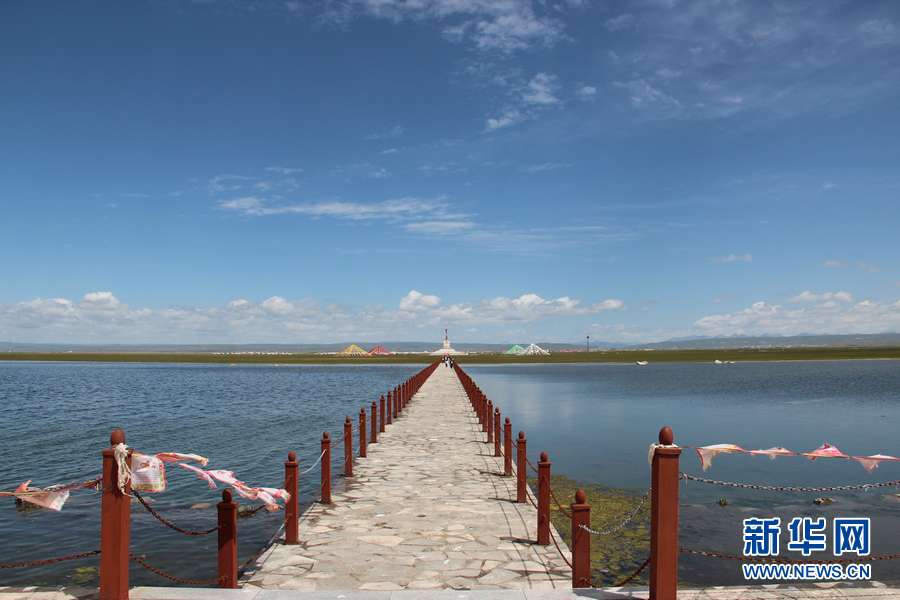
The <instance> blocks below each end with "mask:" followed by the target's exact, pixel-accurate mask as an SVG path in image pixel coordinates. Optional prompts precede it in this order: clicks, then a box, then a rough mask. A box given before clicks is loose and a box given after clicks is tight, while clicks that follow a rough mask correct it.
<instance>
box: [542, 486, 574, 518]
mask: <svg viewBox="0 0 900 600" xmlns="http://www.w3.org/2000/svg"><path fill="white" fill-rule="evenodd" d="M548 487H550V486H548ZM550 497H551V498H553V501H554V502H556V507H557V508H558V509H559V511H560V512H561V513H562V514H564V515H566V516H567V517H569V518H570V519H571V518H572V513H570V512H569V511H567V510H566V509H565V507H563V505H562V504H561V503H560V501H559V500H557V499H556V494H555V493H554V492H553V488H552V487H550Z"/></svg>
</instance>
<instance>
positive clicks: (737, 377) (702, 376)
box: [468, 361, 900, 584]
mask: <svg viewBox="0 0 900 600" xmlns="http://www.w3.org/2000/svg"><path fill="white" fill-rule="evenodd" d="M468 371H469V373H470V374H471V375H472V376H473V377H474V378H475V379H476V381H478V384H479V385H480V386H481V388H482V389H483V390H484V391H485V393H487V394H488V397H490V398H491V399H492V400H493V401H494V402H495V403H499V405H500V407H501V410H503V411H504V413H505V415H506V416H509V417H511V419H512V422H513V427H514V429H515V430H516V431H518V430H524V431H525V433H526V435H527V438H528V448H529V455H530V456H531V458H532V461H534V458H535V457H536V456H537V454H538V453H539V452H540V451H542V450H546V451H547V452H548V453H549V454H550V458H551V460H552V461H553V470H554V471H555V472H559V473H563V474H566V475H569V476H571V477H572V478H575V479H579V480H582V481H586V482H593V483H601V484H604V485H609V486H614V487H623V488H630V489H634V490H635V491H636V492H638V493H639V492H641V491H644V490H646V488H647V487H649V475H650V471H649V467H648V464H647V450H648V445H649V444H650V443H651V442H654V441H656V439H657V433H658V431H659V429H660V427H661V426H663V425H670V426H671V427H672V428H673V429H674V431H675V439H676V442H678V443H680V444H681V445H686V446H705V445H709V444H716V443H735V444H738V445H740V446H742V447H744V448H747V449H754V448H770V447H772V446H784V447H786V448H790V449H791V450H796V451H806V450H812V449H814V448H816V447H818V446H819V445H820V444H821V443H822V442H826V441H827V442H829V443H831V444H834V445H836V446H838V447H839V448H840V449H841V450H843V451H844V452H845V453H847V454H854V455H869V454H877V453H881V454H890V455H895V456H898V455H900V436H898V425H900V362H898V361H821V362H775V363H773V362H758V363H752V362H746V363H739V364H734V365H714V364H696V363H659V364H653V363H651V364H650V365H648V366H645V367H640V366H637V365H630V364H600V365H598V364H578V365H514V366H512V365H511V366H473V367H470V368H468ZM681 468H682V470H683V471H685V472H687V473H691V474H694V475H703V473H702V471H701V469H700V464H699V460H698V458H697V456H696V454H695V453H694V452H693V451H691V450H685V452H684V453H683V454H682V460H681ZM705 476H706V477H709V478H711V479H719V480H729V481H738V482H752V483H763V484H770V485H793V486H816V487H823V486H830V485H843V484H857V483H873V482H881V481H893V480H900V463H897V462H895V463H881V466H880V467H879V468H878V469H876V470H875V471H874V472H873V473H872V474H869V473H866V472H865V470H863V468H862V467H861V466H860V465H859V464H858V463H856V462H855V461H845V460H835V459H831V460H829V459H820V460H817V461H810V460H807V459H805V458H800V457H785V458H779V459H777V460H775V461H770V460H769V459H768V458H766V457H753V456H747V455H739V454H738V455H719V456H718V457H717V458H716V459H715V462H714V463H713V465H712V467H711V468H710V469H709V471H707V472H706V473H705ZM897 492H900V489H897V488H887V489H881V490H872V491H869V492H859V493H837V492H834V493H818V494H790V495H788V494H770V493H766V492H755V491H744V490H735V489H731V488H721V487H712V486H707V485H703V484H699V483H688V484H686V485H683V486H682V488H681V501H682V509H681V510H682V521H681V543H682V545H684V546H689V547H692V548H698V549H712V550H718V551H723V552H728V553H732V554H734V553H737V554H739V553H740V551H741V520H742V519H744V518H747V517H749V516H781V518H782V522H783V523H784V522H785V519H788V520H789V519H790V518H792V517H796V516H812V517H815V516H827V517H828V518H829V520H830V519H831V518H832V517H834V516H845V515H846V516H870V517H872V528H873V537H872V545H873V551H874V552H875V553H897V552H900V535H898V534H900V510H898V509H900V497H898V496H897V495H896V494H897ZM817 496H829V497H832V498H834V500H835V502H834V504H832V505H830V506H816V505H814V504H813V502H812V500H813V499H814V498H815V497H817ZM719 498H725V499H727V501H728V506H726V507H724V508H723V507H721V506H719V504H718V499H719ZM786 535H787V534H786V533H784V534H783V535H782V545H784V544H785V543H786ZM783 552H785V550H784V549H783ZM798 557H799V555H798ZM898 562H900V561H893V562H891V563H886V562H878V563H875V565H874V567H873V574H874V578H876V579H879V580H882V581H900V564H898ZM680 564H681V571H680V574H681V577H682V578H684V579H686V580H688V581H693V582H697V583H706V584H711V583H739V582H741V581H742V580H741V578H740V573H739V568H740V567H739V566H737V563H725V562H721V561H716V560H711V559H705V558H694V557H689V556H682V558H681V563H680Z"/></svg>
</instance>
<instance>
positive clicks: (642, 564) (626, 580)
mask: <svg viewBox="0 0 900 600" xmlns="http://www.w3.org/2000/svg"><path fill="white" fill-rule="evenodd" d="M649 564H650V557H649V556H648V557H647V560H645V561H644V562H643V563H641V566H639V567H638V568H637V570H636V571H635V572H634V573H632V574H631V575H629V576H628V577H626V578H625V579H623V580H621V581H620V582H618V583H617V584H615V585H614V586H613V587H622V586H624V585H628V583H629V582H630V581H631V580H632V579H634V578H635V577H637V576H638V575H640V574H641V573H642V572H643V571H644V569H646V568H647V565H649Z"/></svg>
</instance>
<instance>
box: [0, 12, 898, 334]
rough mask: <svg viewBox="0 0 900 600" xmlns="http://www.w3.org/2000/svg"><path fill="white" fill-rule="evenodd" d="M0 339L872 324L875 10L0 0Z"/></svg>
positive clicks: (880, 68)
mask: <svg viewBox="0 0 900 600" xmlns="http://www.w3.org/2000/svg"><path fill="white" fill-rule="evenodd" d="M0 55H2V56H3V57H4V59H3V60H2V61H0V82H2V83H0V85H2V93H0V176H2V179H0V209H2V218H0V252H2V253H3V256H4V260H3V261H2V262H0V278H2V281H3V285H2V286H0V339H3V340H14V341H57V342H135V343H139V342H173V343H177V342H183V343H194V342H260V341H271V342H318V341H345V340H385V339H387V340H423V339H437V338H438V337H439V335H440V330H441V329H442V328H443V327H444V326H447V327H450V328H451V331H452V333H453V337H454V339H461V340H468V341H531V340H532V339H534V340H543V341H571V342H577V341H579V340H583V339H584V336H585V335H588V334H590V335H591V337H592V338H593V339H597V340H612V341H618V342H640V341H650V340H658V339H666V338H670V337H680V336H695V335H736V334H747V335H760V334H775V335H785V334H798V333H851V332H860V333H871V332H882V331H900V271H898V258H900V251H898V250H900V244H898V242H897V233H896V231H897V230H898V228H900V209H898V200H900V170H898V166H900V119H898V107H900V5H897V4H896V3H893V2H834V1H829V0H816V1H810V2H765V1H754V2H738V1H726V0H720V1H713V0H701V1H697V2H687V1H678V0H668V1H664V0H657V1H654V0H644V1H639V2H615V1H609V2H601V1H599V0H598V1H589V0H344V1H321V2H313V1H310V2H253V1H247V2H243V1H242V2H237V1H227V0H208V1H203V2H199V1H198V2H187V1H174V0H171V1H169V0H154V1H149V2H143V3H141V2H129V3H102V2H93V3H63V2H57V3H51V2H16V1H14V2H5V3H3V4H2V7H0Z"/></svg>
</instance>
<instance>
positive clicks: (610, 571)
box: [529, 475, 650, 587]
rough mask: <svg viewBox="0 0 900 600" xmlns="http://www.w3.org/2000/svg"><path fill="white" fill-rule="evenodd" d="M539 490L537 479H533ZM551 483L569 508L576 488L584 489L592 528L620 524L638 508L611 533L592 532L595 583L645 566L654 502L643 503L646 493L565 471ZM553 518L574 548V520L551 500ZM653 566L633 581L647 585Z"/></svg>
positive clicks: (619, 577) (606, 583)
mask: <svg viewBox="0 0 900 600" xmlns="http://www.w3.org/2000/svg"><path fill="white" fill-rule="evenodd" d="M529 483H530V484H531V486H532V489H534V490H537V480H536V479H535V480H532V481H530V482H529ZM550 487H552V488H553V493H554V494H556V497H557V498H558V499H559V501H560V503H562V504H563V507H564V508H565V509H566V511H567V512H568V511H569V505H570V504H571V503H572V502H574V499H575V492H576V491H577V490H579V489H583V490H584V493H585V495H586V496H587V503H588V504H590V506H591V529H594V530H596V531H604V530H609V529H612V528H615V527H617V526H618V525H619V524H621V523H622V521H623V520H625V519H626V518H627V517H628V516H629V515H631V514H632V513H634V511H635V510H637V514H635V516H634V518H633V519H632V520H631V521H630V522H629V523H628V525H626V526H625V527H623V528H622V529H620V530H618V531H616V532H615V533H613V534H611V535H605V536H596V535H592V536H591V577H592V580H593V585H594V586H595V587H609V586H612V585H615V584H616V583H619V582H620V581H622V580H623V579H625V578H626V577H628V576H629V575H631V574H632V573H634V571H635V570H636V569H637V568H638V567H639V566H641V564H642V563H643V562H644V561H645V560H646V559H647V557H648V556H650V502H649V500H646V501H645V502H644V504H643V506H641V507H640V509H639V510H638V505H640V504H641V498H642V496H640V495H638V494H635V493H634V492H630V491H628V490H621V489H615V488H607V487H603V486H600V485H596V484H584V483H581V482H578V481H575V480H573V479H569V478H568V477H565V476H562V475H552V476H551V477H550ZM550 521H551V522H552V523H553V525H554V527H556V530H557V531H559V533H560V535H561V536H562V538H563V540H565V542H566V544H567V545H568V546H569V547H570V548H571V545H572V521H571V519H570V518H569V517H568V516H567V515H566V514H564V513H563V512H562V511H561V510H559V507H557V506H556V503H555V502H553V500H552V498H551V500H550ZM648 576H649V570H648V569H644V572H643V573H641V574H640V575H639V576H637V577H635V578H634V579H633V580H631V582H630V583H629V585H647V581H648Z"/></svg>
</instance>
